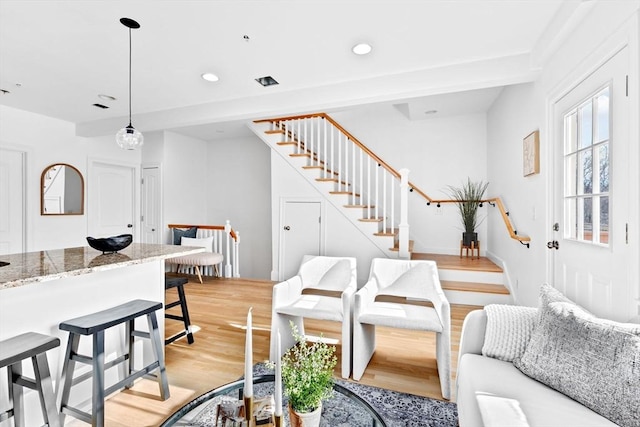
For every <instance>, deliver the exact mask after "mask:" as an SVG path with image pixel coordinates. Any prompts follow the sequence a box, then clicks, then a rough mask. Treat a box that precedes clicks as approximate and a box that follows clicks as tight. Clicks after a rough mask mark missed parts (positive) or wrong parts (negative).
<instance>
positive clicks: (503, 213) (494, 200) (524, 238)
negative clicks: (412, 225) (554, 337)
mask: <svg viewBox="0 0 640 427" xmlns="http://www.w3.org/2000/svg"><path fill="white" fill-rule="evenodd" d="M314 117H321V118H323V119H325V120H327V121H328V122H329V123H331V124H332V125H333V126H334V127H336V128H337V129H338V130H339V131H340V132H342V133H343V134H344V135H346V136H347V138H348V139H349V140H351V141H352V142H353V143H354V144H356V145H357V146H358V147H360V149H362V151H364V152H365V153H367V154H368V155H369V156H370V157H372V158H373V159H374V160H376V162H378V164H379V165H380V166H382V167H384V168H385V169H386V170H387V171H388V172H389V173H390V174H391V175H393V176H395V177H396V178H398V179H400V173H399V172H398V171H396V170H395V169H394V168H392V167H391V166H390V165H389V164H387V163H386V162H385V161H384V160H382V159H381V158H380V157H379V156H378V155H377V154H375V153H374V152H373V151H371V150H370V149H369V147H367V146H366V145H364V144H363V143H362V142H360V141H359V140H358V138H356V137H355V136H353V135H352V134H351V133H349V131H347V130H346V129H345V128H343V127H342V126H341V125H340V124H339V123H338V122H336V121H335V120H333V119H332V118H331V117H330V116H329V115H328V114H326V113H311V114H302V115H298V116H287V117H275V118H271V119H260V120H254V123H278V122H281V121H289V120H301V119H310V118H314ZM408 184H409V189H410V191H412V192H414V191H415V192H416V193H418V194H419V195H420V196H422V197H423V198H424V199H425V200H426V201H427V203H428V204H431V203H436V204H439V203H459V202H460V201H458V200H455V199H440V200H436V199H432V198H431V197H429V196H428V195H427V193H425V192H424V191H422V190H421V189H420V188H419V187H418V186H416V185H415V184H413V183H412V182H411V181H409V183H408ZM481 202H484V203H491V204H495V205H496V206H497V207H498V209H499V210H500V215H501V216H502V220H503V221H504V224H505V226H506V227H507V231H508V232H509V236H510V237H511V238H512V239H514V240H518V241H519V242H520V243H522V244H523V245H526V246H527V247H529V243H528V242H530V241H531V238H530V237H528V236H521V235H519V234H518V233H517V231H516V230H514V228H513V225H512V224H511V220H510V219H509V213H508V212H507V211H506V209H505V208H504V204H503V203H502V200H501V199H500V198H499V197H494V198H491V199H486V200H482V201H481Z"/></svg>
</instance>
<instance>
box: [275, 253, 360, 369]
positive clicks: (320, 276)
mask: <svg viewBox="0 0 640 427" xmlns="http://www.w3.org/2000/svg"><path fill="white" fill-rule="evenodd" d="M357 288H358V285H357V282H356V259H355V258H345V257H327V256H311V255H305V256H304V257H303V259H302V263H301V265H300V269H299V270H298V274H297V275H296V276H294V277H292V278H290V279H289V280H286V281H284V282H281V283H278V284H277V285H275V286H274V287H273V300H272V313H271V354H270V359H271V360H275V359H276V334H277V331H278V330H279V331H280V337H281V348H280V354H281V355H282V354H284V353H285V352H286V351H287V350H288V349H289V348H291V347H293V346H294V345H295V344H296V341H295V339H294V338H293V336H292V335H291V326H290V325H289V321H292V322H293V323H294V324H295V325H296V326H297V328H298V332H299V333H300V334H301V335H304V323H303V320H302V319H303V318H304V317H307V318H311V319H320V320H332V321H335V322H341V323H342V339H341V341H342V357H341V359H342V377H343V378H349V375H350V373H351V323H352V312H353V296H354V294H355V293H356V291H357Z"/></svg>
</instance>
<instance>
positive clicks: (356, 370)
mask: <svg viewBox="0 0 640 427" xmlns="http://www.w3.org/2000/svg"><path fill="white" fill-rule="evenodd" d="M352 348H353V356H352V360H351V362H352V363H353V372H352V374H353V379H354V380H356V381H360V378H362V375H363V374H364V371H365V369H367V365H368V364H369V361H370V360H371V357H372V356H373V353H374V352H375V350H376V327H375V325H369V324H367V323H360V322H358V321H357V320H355V321H354V322H353V347H352Z"/></svg>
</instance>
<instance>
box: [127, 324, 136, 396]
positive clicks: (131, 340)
mask: <svg viewBox="0 0 640 427" xmlns="http://www.w3.org/2000/svg"><path fill="white" fill-rule="evenodd" d="M135 329H136V320H135V319H131V320H129V321H128V322H126V325H125V330H126V332H125V336H126V337H127V354H128V355H129V358H128V360H127V362H126V367H125V370H126V375H127V376H130V375H131V374H133V373H134V371H135V369H136V366H135V360H136V358H135V352H134V351H133V348H134V345H135V343H136V339H135V335H133V331H135ZM125 387H126V388H131V387H133V381H131V382H130V383H129V384H125Z"/></svg>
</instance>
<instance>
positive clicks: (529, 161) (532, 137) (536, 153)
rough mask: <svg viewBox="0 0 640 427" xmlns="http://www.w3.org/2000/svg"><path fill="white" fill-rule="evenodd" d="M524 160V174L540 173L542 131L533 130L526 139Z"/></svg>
mask: <svg viewBox="0 0 640 427" xmlns="http://www.w3.org/2000/svg"><path fill="white" fill-rule="evenodd" d="M522 160H523V173H524V176H529V175H533V174H536V173H540V131H537V130H536V131H534V132H531V133H530V134H529V135H527V137H526V138H525V139H524V141H523V145H522Z"/></svg>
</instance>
